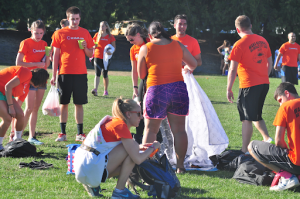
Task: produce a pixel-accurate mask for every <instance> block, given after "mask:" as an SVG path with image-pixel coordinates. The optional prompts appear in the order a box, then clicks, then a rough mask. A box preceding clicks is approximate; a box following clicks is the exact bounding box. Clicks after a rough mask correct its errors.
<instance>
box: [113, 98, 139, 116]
mask: <svg viewBox="0 0 300 199" xmlns="http://www.w3.org/2000/svg"><path fill="white" fill-rule="evenodd" d="M137 105H138V104H137V103H136V102H135V101H134V100H133V99H122V97H119V98H117V99H115V101H114V103H113V106H112V115H113V116H114V117H118V118H120V119H122V120H123V121H124V122H126V119H127V118H126V112H127V111H131V110H133V109H134V108H135V107H136V106H137Z"/></svg>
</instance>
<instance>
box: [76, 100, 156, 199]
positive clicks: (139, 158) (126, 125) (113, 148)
mask: <svg viewBox="0 0 300 199" xmlns="http://www.w3.org/2000/svg"><path fill="white" fill-rule="evenodd" d="M112 115H113V117H111V116H105V117H104V118H103V119H102V120H101V121H100V122H99V123H98V124H97V125H96V126H95V128H94V129H92V130H91V131H90V133H89V134H88V135H87V137H86V139H85V140H84V142H83V144H82V145H81V146H80V148H78V149H77V150H76V152H75V160H74V169H75V177H76V180H77V181H78V182H80V183H82V184H83V186H84V188H85V189H86V190H87V192H88V194H89V195H90V196H101V194H100V193H99V191H100V190H101V189H100V183H101V182H105V181H106V179H107V178H110V177H113V176H119V178H118V182H117V185H116V188H115V189H114V191H113V194H112V197H111V198H140V197H139V196H137V195H133V194H132V193H131V192H130V191H129V190H128V189H126V188H125V183H126V181H127V179H128V177H129V174H130V173H131V171H132V169H133V167H134V165H135V164H140V163H142V162H143V161H144V160H146V159H147V158H148V157H149V156H150V154H151V153H153V152H154V151H155V150H156V149H158V148H160V144H159V142H156V141H154V142H153V144H145V145H139V144H138V143H137V142H135V141H134V140H133V139H132V136H131V133H130V127H132V126H138V124H139V122H140V120H141V118H142V114H141V107H140V106H139V105H138V104H137V103H136V102H135V101H134V100H132V99H126V100H123V99H122V98H118V99H116V100H115V101H114V103H113V107H112ZM139 150H145V151H144V153H139ZM126 195H127V197H126Z"/></svg>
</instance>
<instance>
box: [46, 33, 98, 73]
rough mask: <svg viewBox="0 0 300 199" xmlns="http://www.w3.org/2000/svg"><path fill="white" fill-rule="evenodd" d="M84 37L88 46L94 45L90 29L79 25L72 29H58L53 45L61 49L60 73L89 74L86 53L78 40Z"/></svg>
mask: <svg viewBox="0 0 300 199" xmlns="http://www.w3.org/2000/svg"><path fill="white" fill-rule="evenodd" d="M82 39H84V40H85V41H86V43H87V48H92V47H93V46H94V42H93V38H92V37H91V34H90V33H89V31H87V30H86V29H84V28H81V27H78V29H77V30H72V29H70V28H69V27H65V28H63V29H60V30H57V31H55V32H54V34H53V41H52V46H54V47H56V48H59V49H60V61H59V64H60V66H59V74H60V75H61V74H87V70H86V64H85V61H86V60H85V53H84V50H83V49H80V48H79V45H78V40H82Z"/></svg>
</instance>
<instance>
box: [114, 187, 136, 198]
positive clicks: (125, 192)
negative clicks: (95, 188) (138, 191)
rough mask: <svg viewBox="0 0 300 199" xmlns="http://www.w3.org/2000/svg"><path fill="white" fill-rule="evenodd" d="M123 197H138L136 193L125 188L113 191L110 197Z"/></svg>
mask: <svg viewBox="0 0 300 199" xmlns="http://www.w3.org/2000/svg"><path fill="white" fill-rule="evenodd" d="M123 198H137V199H138V198H140V196H138V195H134V194H132V193H131V192H130V191H129V190H128V189H127V188H125V189H123V190H122V191H121V192H118V191H116V189H115V190H114V191H113V194H112V196H111V199H123Z"/></svg>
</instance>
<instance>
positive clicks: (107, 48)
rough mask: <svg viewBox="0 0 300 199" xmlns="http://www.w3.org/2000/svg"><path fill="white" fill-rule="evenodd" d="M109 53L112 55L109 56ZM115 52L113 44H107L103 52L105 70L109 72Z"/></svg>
mask: <svg viewBox="0 0 300 199" xmlns="http://www.w3.org/2000/svg"><path fill="white" fill-rule="evenodd" d="M107 51H108V52H110V53H111V55H108V54H107V53H106V52H107ZM113 52H115V48H114V47H113V46H112V45H111V44H107V45H106V46H105V48H104V51H103V65H104V69H105V70H107V65H108V61H109V59H110V58H111V57H112V54H113Z"/></svg>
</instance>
